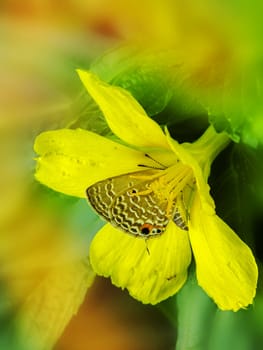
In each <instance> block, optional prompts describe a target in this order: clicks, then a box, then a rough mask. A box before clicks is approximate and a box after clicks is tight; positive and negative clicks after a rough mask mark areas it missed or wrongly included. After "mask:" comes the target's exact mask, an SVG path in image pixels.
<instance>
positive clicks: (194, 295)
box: [176, 273, 216, 350]
mask: <svg viewBox="0 0 263 350" xmlns="http://www.w3.org/2000/svg"><path fill="white" fill-rule="evenodd" d="M177 310H178V338H177V344H176V350H204V349H206V345H207V342H208V335H209V331H210V327H211V320H213V317H214V314H215V312H216V306H215V304H214V303H213V302H212V300H211V299H210V298H209V297H208V296H207V295H206V294H205V293H204V291H203V290H202V289H201V288H200V287H199V286H198V285H197V283H196V280H195V277H194V276H193V273H191V274H190V276H189V277H188V281H187V283H186V284H185V285H184V287H183V288H182V290H181V291H180V292H179V293H178V295H177Z"/></svg>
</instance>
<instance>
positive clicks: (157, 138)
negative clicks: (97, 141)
mask: <svg viewBox="0 0 263 350" xmlns="http://www.w3.org/2000/svg"><path fill="white" fill-rule="evenodd" d="M77 72H78V74H79V76H80V79H81V81H82V82H83V84H84V85H85V87H86V89H87V90H88V92H89V94H90V95H91V96H92V98H93V99H94V100H95V101H96V103H97V104H98V105H99V107H100V109H101V110H102V112H103V113H104V116H105V119H106V120H107V123H108V125H109V127H110V128H111V130H112V131H113V133H114V134H115V135H117V136H118V137H119V138H120V139H122V140H123V141H125V142H127V143H129V144H131V145H134V146H138V147H160V148H166V149H167V148H169V146H168V144H167V141H166V138H165V135H164V133H163V131H162V129H161V128H160V126H159V125H158V124H157V123H155V122H154V121H153V120H152V119H150V118H149V117H148V116H147V114H146V113H145V111H144V109H143V108H142V106H141V105H140V104H139V103H138V102H137V101H136V100H135V99H134V98H133V97H132V95H131V94H130V93H129V92H128V91H126V90H124V89H122V88H119V87H117V86H112V85H108V84H106V83H105V82H103V81H101V80H99V78H98V77H97V76H95V75H94V74H92V73H90V72H87V71H82V70H77Z"/></svg>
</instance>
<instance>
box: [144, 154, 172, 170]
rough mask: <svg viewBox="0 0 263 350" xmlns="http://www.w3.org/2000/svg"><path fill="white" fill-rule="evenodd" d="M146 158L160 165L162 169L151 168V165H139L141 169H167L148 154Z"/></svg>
mask: <svg viewBox="0 0 263 350" xmlns="http://www.w3.org/2000/svg"><path fill="white" fill-rule="evenodd" d="M144 155H145V157H147V158H149V159H151V160H152V161H153V162H155V163H156V164H158V165H160V166H161V168H159V167H156V166H150V165H145V164H138V166H140V167H144V168H150V169H159V170H164V169H167V166H165V165H163V164H162V163H160V162H159V161H158V160H156V159H154V158H153V157H151V156H150V155H149V154H148V153H145V154H144Z"/></svg>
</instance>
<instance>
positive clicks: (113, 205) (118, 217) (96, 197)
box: [87, 170, 170, 237]
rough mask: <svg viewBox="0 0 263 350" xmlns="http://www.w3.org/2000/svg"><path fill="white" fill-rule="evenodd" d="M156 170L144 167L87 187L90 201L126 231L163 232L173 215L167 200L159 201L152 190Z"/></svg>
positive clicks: (142, 232)
mask: <svg viewBox="0 0 263 350" xmlns="http://www.w3.org/2000/svg"><path fill="white" fill-rule="evenodd" d="M158 171H161V170H158ZM156 172H157V170H144V171H140V172H135V173H129V174H125V175H120V176H116V177H112V178H109V179H106V180H103V181H99V182H97V183H95V184H94V185H92V186H90V187H89V188H88V189H87V197H88V200H89V202H90V204H91V205H92V207H93V208H94V209H95V210H96V212H97V213H98V214H99V215H101V216H102V217H103V218H104V219H105V220H106V221H108V222H110V223H111V224H112V225H114V226H116V227H118V228H120V229H121V230H123V231H125V232H128V233H130V234H133V235H136V236H143V237H146V236H155V235H160V234H162V233H163V232H164V231H165V229H166V226H167V224H168V222H169V220H170V218H168V217H167V213H166V209H167V205H168V203H167V201H164V200H163V201H160V199H159V198H158V197H157V196H156V194H155V193H154V192H152V191H150V184H151V182H152V181H153V180H152V178H151V176H152V175H154V174H156Z"/></svg>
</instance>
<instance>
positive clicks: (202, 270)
mask: <svg viewBox="0 0 263 350" xmlns="http://www.w3.org/2000/svg"><path fill="white" fill-rule="evenodd" d="M196 197H197V198H196V199H195V202H194V204H193V209H192V211H191V217H190V223H189V235H190V241H191V245H192V249H193V253H194V256H195V260H196V273H197V279H198V283H199V285H200V286H201V287H202V288H203V289H204V290H205V291H206V292H207V294H208V295H210V297H211V298H212V299H214V301H215V303H216V304H217V305H218V307H219V308H220V309H222V310H233V311H237V310H239V309H240V308H244V307H246V306H248V305H249V304H251V303H252V301H253V298H254V296H255V293H256V285H257V277H258V270H257V265H256V262H255V259H254V257H253V254H252V252H251V250H250V249H249V247H248V246H247V245H246V244H245V243H244V242H242V240H241V239H240V238H239V237H238V236H237V235H236V234H235V232H234V231H233V230H232V229H231V228H230V227H229V226H228V225H227V224H226V223H225V222H224V221H223V220H221V219H220V218H219V217H218V216H217V215H211V216H210V215H207V214H206V213H205V212H204V211H203V210H202V209H201V205H200V200H199V198H198V196H196Z"/></svg>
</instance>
